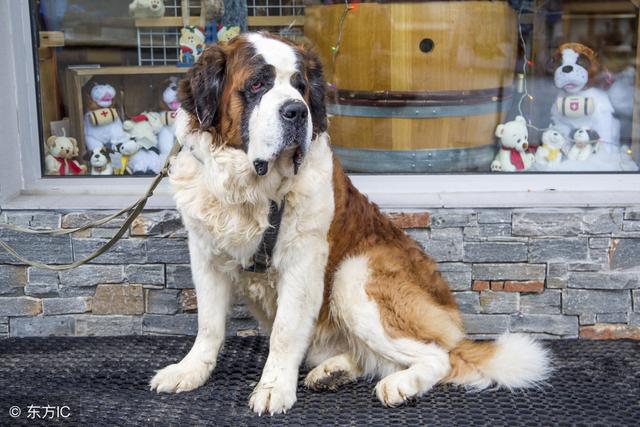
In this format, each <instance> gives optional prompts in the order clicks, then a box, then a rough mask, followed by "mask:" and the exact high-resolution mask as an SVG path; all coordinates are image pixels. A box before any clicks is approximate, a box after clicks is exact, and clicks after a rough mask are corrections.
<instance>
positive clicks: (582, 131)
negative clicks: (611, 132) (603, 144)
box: [567, 128, 600, 161]
mask: <svg viewBox="0 0 640 427" xmlns="http://www.w3.org/2000/svg"><path fill="white" fill-rule="evenodd" d="M571 139H572V140H573V142H574V144H573V146H572V147H571V149H570V150H569V154H568V155H567V157H568V158H569V160H580V161H585V160H587V159H588V158H589V157H590V156H591V155H592V154H593V153H596V152H597V151H598V149H599V148H600V144H599V141H600V135H598V132H596V131H595V130H593V129H589V128H579V129H574V130H573V131H572V132H571Z"/></svg>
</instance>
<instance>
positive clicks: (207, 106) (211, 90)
mask: <svg viewBox="0 0 640 427" xmlns="http://www.w3.org/2000/svg"><path fill="white" fill-rule="evenodd" d="M226 61H227V55H226V53H225V51H224V49H223V47H222V46H221V45H219V44H214V45H211V46H208V47H207V48H206V49H205V50H204V52H203V53H202V56H201V57H200V59H199V60H198V62H197V63H196V64H195V65H194V66H193V67H191V69H190V70H189V72H188V73H187V76H186V77H185V78H184V79H182V80H181V81H180V87H179V90H178V97H179V99H180V102H181V103H182V105H181V106H182V109H184V110H185V111H187V112H188V113H190V114H192V115H193V116H194V117H196V118H197V119H198V122H199V123H200V129H202V130H207V129H210V128H212V127H215V126H216V125H217V124H218V121H219V117H218V116H219V109H218V104H219V102H220V97H221V96H222V89H223V87H224V78H225V68H226Z"/></svg>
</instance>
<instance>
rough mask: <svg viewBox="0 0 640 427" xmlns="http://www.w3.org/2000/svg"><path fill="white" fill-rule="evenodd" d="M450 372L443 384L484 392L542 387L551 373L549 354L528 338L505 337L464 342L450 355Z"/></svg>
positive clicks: (512, 335) (522, 336) (514, 335)
mask: <svg viewBox="0 0 640 427" xmlns="http://www.w3.org/2000/svg"><path fill="white" fill-rule="evenodd" d="M449 359H450V362H451V371H450V372H449V374H448V375H447V377H445V379H444V380H443V381H442V382H446V383H453V384H460V385H464V386H465V387H468V388H472V389H476V390H482V389H484V388H487V387H489V386H492V385H497V386H501V387H505V388H507V389H510V390H512V389H517V388H527V387H535V386H537V385H540V384H541V383H542V382H543V381H544V380H545V379H547V378H548V377H549V375H550V373H551V364H550V363H551V358H550V354H549V351H548V350H547V349H545V348H544V347H543V346H542V345H541V344H540V343H539V342H537V341H536V340H534V339H533V338H529V337H528V336H526V335H520V334H505V335H502V336H501V337H500V338H498V340H497V341H471V340H463V341H461V342H460V343H459V344H458V345H457V346H456V347H455V348H454V349H453V350H451V352H450V353H449Z"/></svg>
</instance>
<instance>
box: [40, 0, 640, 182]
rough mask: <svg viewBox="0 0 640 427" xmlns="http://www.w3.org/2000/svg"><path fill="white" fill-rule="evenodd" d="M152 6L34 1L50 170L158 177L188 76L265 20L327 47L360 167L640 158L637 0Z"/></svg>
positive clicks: (343, 153)
mask: <svg viewBox="0 0 640 427" xmlns="http://www.w3.org/2000/svg"><path fill="white" fill-rule="evenodd" d="M139 3H140V4H138V2H136V1H133V0H114V1H111V2H100V3H99V4H98V3H96V2H93V1H89V0H39V1H38V0H33V1H32V8H33V9H34V10H37V11H38V12H39V14H38V20H37V23H36V32H37V34H38V40H39V47H38V49H37V50H38V51H37V53H38V60H39V61H38V73H39V94H40V112H41V134H42V137H43V138H42V141H43V142H42V152H43V156H42V166H43V171H44V173H45V174H46V175H61V174H64V175H65V176H75V175H83V174H92V175H95V176H114V175H129V174H131V175H150V174H155V173H157V171H158V170H159V168H160V166H161V164H162V162H163V159H164V156H166V154H167V152H168V150H169V148H170V147H171V145H172V144H173V138H174V136H173V120H174V118H175V112H176V110H177V109H178V108H179V101H178V100H177V98H176V84H177V81H178V80H179V79H180V78H181V77H182V76H183V75H184V73H185V72H186V71H187V70H188V66H189V65H190V63H191V61H193V60H195V59H197V55H198V54H199V53H200V52H201V50H202V48H203V47H204V46H205V45H206V44H210V43H215V42H216V41H217V40H227V39H229V38H231V37H233V36H234V35H235V34H237V33H239V32H243V31H247V30H257V29H267V30H269V31H272V32H276V33H279V34H280V35H283V36H285V37H289V38H292V39H294V40H296V41H305V42H308V43H310V44H312V45H313V46H314V47H315V49H316V50H317V51H318V53H319V54H320V56H321V59H322V61H323V64H324V67H325V75H326V79H327V83H328V99H327V104H328V105H327V107H328V112H329V114H330V127H329V132H330V134H331V137H332V143H333V145H334V147H335V152H336V153H337V155H338V156H339V157H340V158H341V160H342V162H343V164H344V165H345V168H346V169H347V170H348V171H350V172H354V173H358V172H364V173H469V172H475V173H491V172H495V173H504V172H518V171H520V172H585V171H587V172H601V171H615V172H635V171H637V170H638V166H637V165H638V163H637V161H638V160H639V156H640V153H639V144H638V143H639V141H640V139H639V136H640V127H639V126H638V125H639V124H640V122H639V119H640V115H639V114H638V112H637V108H636V107H635V102H634V101H635V93H636V70H635V66H634V64H635V63H636V57H637V34H638V8H637V7H636V6H634V4H633V2H630V1H610V2H600V1H577V0H576V1H566V0H565V1H559V0H545V1H542V0H534V1H524V0H510V1H473V2H469V1H440V2H432V1H410V2H409V1H405V2H402V1H394V0H385V1H367V2H349V1H341V0H333V1H332V0H323V1H305V2H303V1H301V0H268V1H267V0H249V1H248V2H237V1H231V0H220V1H219V2H205V4H208V5H211V4H213V5H215V4H218V7H216V8H213V9H211V8H207V7H205V8H204V9H203V8H201V7H200V6H201V2H200V1H199V0H191V1H190V2H184V1H181V0H164V1H160V0H155V1H151V2H139ZM185 3H186V4H185ZM142 4H144V5H146V6H144V7H147V8H148V10H146V9H144V10H143V9H141V8H142V7H143V6H142ZM51 137H53V138H51ZM74 141H75V142H74ZM67 146H68V147H69V148H68V151H67V148H65V147H67Z"/></svg>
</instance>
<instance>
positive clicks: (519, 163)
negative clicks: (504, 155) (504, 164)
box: [500, 145, 524, 171]
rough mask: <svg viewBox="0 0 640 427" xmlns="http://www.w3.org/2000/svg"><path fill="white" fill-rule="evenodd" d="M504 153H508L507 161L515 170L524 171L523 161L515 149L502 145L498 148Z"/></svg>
mask: <svg viewBox="0 0 640 427" xmlns="http://www.w3.org/2000/svg"><path fill="white" fill-rule="evenodd" d="M500 148H501V149H502V150H504V151H509V152H510V153H509V160H510V161H511V164H512V165H513V166H515V167H516V170H518V171H521V170H523V169H524V160H522V154H521V153H520V152H519V151H518V150H516V149H515V148H507V147H505V146H504V145H503V146H501V147H500Z"/></svg>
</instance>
